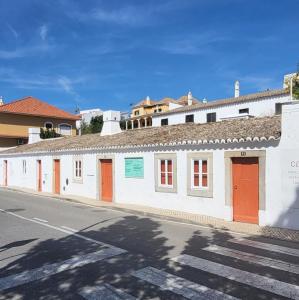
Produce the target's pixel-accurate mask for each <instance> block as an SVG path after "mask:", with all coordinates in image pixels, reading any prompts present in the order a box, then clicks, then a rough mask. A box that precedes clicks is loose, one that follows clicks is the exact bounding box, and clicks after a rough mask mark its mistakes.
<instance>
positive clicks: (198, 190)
mask: <svg viewBox="0 0 299 300" xmlns="http://www.w3.org/2000/svg"><path fill="white" fill-rule="evenodd" d="M205 160H206V161H207V163H208V166H207V167H208V169H207V171H208V172H207V180H208V186H207V187H203V186H202V177H201V174H202V172H201V170H202V163H201V164H200V166H199V174H200V177H199V178H200V179H199V180H200V181H199V182H200V186H199V187H197V186H194V172H193V171H194V161H201V162H202V161H205ZM187 194H188V195H189V196H195V197H203V198H213V153H212V152H190V153H187Z"/></svg>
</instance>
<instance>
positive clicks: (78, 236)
mask: <svg viewBox="0 0 299 300" xmlns="http://www.w3.org/2000/svg"><path fill="white" fill-rule="evenodd" d="M0 211H1V212H3V213H6V214H9V215H12V216H14V217H16V218H19V219H22V220H26V221H29V222H33V223H36V224H39V225H42V226H45V227H48V228H51V229H54V230H57V231H60V232H63V233H66V234H69V235H73V236H76V237H77V238H80V239H82V240H85V241H89V242H91V243H94V244H97V245H101V246H105V247H109V248H113V249H119V250H122V251H126V250H124V249H121V248H118V247H115V246H113V245H110V244H107V243H103V242H100V241H97V240H94V239H92V238H89V237H86V236H84V235H81V234H79V233H75V232H73V231H70V230H66V229H62V228H60V227H57V226H54V225H50V224H46V223H43V222H40V221H37V220H33V219H29V218H26V217H23V216H21V215H18V214H15V213H13V212H9V211H6V210H4V209H1V208H0Z"/></svg>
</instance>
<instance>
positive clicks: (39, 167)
mask: <svg viewBox="0 0 299 300" xmlns="http://www.w3.org/2000/svg"><path fill="white" fill-rule="evenodd" d="M37 191H38V192H41V191H42V161H41V160H38V161H37Z"/></svg>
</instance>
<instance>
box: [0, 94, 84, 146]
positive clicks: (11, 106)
mask: <svg viewBox="0 0 299 300" xmlns="http://www.w3.org/2000/svg"><path fill="white" fill-rule="evenodd" d="M79 118H80V117H78V116H75V115H73V114H70V113H68V112H66V111H63V110H61V109H59V108H57V107H55V106H52V105H50V104H48V103H46V102H43V101H41V100H39V99H36V98H34V97H31V96H29V97H26V98H22V99H20V100H16V101H13V102H10V103H7V104H3V102H2V104H1V105H0V149H1V150H3V149H6V148H9V147H14V146H17V145H20V144H26V143H27V142H28V130H29V128H44V129H49V130H52V129H53V130H55V132H57V133H58V134H61V135H76V134H77V133H76V120H78V119H79Z"/></svg>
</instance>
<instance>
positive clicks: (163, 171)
mask: <svg viewBox="0 0 299 300" xmlns="http://www.w3.org/2000/svg"><path fill="white" fill-rule="evenodd" d="M176 172H177V167H176V154H173V153H165V154H164V153H159V154H155V190H156V192H165V193H176V191H177V174H176Z"/></svg>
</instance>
